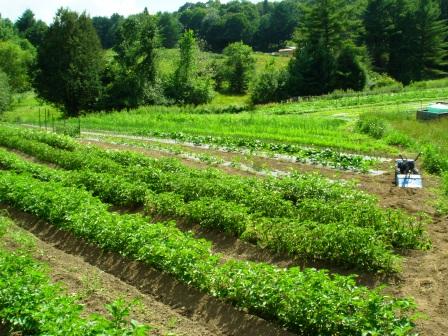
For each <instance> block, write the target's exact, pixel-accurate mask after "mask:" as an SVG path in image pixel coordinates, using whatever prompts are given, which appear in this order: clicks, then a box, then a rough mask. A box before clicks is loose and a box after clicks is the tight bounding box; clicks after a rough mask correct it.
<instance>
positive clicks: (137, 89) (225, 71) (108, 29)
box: [0, 0, 448, 116]
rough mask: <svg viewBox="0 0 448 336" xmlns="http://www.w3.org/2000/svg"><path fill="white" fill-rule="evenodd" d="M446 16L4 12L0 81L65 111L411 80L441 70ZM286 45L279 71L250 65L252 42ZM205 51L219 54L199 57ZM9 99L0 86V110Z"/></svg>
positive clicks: (341, 10)
mask: <svg viewBox="0 0 448 336" xmlns="http://www.w3.org/2000/svg"><path fill="white" fill-rule="evenodd" d="M447 19H448V0H350V1H344V0H283V1H279V2H270V1H267V0H265V1H263V2H260V3H257V4H254V3H252V2H249V1H244V0H243V1H231V2H229V3H226V4H221V3H220V2H219V1H218V0H211V1H208V2H207V3H196V4H193V3H186V4H185V5H183V6H182V7H181V8H179V10H178V11H177V12H174V13H157V14H156V15H150V14H149V13H148V11H147V10H146V9H145V11H143V12H142V13H140V14H136V15H131V16H129V17H126V18H125V17H123V16H120V15H119V14H114V15H112V16H111V17H109V18H107V17H93V18H90V17H89V16H88V15H86V14H85V13H81V14H78V13H76V12H73V11H70V10H69V9H63V8H61V9H60V10H58V12H57V14H56V16H55V19H54V22H53V23H52V24H50V26H47V25H46V24H45V23H44V22H42V21H40V20H36V19H35V17H34V14H33V13H32V11H30V10H27V11H25V12H24V13H23V15H22V16H21V17H20V18H19V19H18V20H17V21H16V22H15V23H12V22H11V21H9V20H7V19H1V18H0V88H2V90H1V91H2V92H7V91H10V92H23V91H25V90H27V89H30V87H31V86H33V87H34V89H35V90H36V91H37V93H38V95H39V96H40V97H41V98H43V99H46V100H48V101H50V102H53V103H54V104H56V105H58V106H61V107H62V108H63V109H64V111H65V113H66V114H67V115H70V116H71V115H78V114H79V113H80V112H81V111H92V110H113V109H122V108H133V107H137V106H140V105H145V104H201V103H206V102H209V101H210V100H211V99H212V97H213V95H214V92H215V91H216V90H218V91H225V92H232V93H241V94H243V93H246V92H248V91H250V93H251V97H252V101H253V102H254V103H264V102H270V101H279V100H282V99H287V98H289V97H295V96H308V95H320V94H325V93H329V92H332V91H334V90H363V89H364V88H365V87H366V84H368V83H369V81H370V82H371V81H372V78H374V77H375V78H376V79H378V78H379V80H376V84H378V83H380V82H381V81H382V80H383V81H385V82H394V80H396V81H399V82H401V83H404V84H408V83H410V82H411V81H417V80H425V79H431V78H437V77H440V76H444V75H446V71H447V70H448V52H447V50H448V43H447V41H448V25H447V21H446V20H447ZM286 45H294V46H296V48H297V49H296V52H295V55H294V57H292V58H291V60H290V62H289V65H288V67H287V68H286V69H281V68H279V67H278V66H276V65H275V64H274V63H269V64H267V65H266V68H265V69H264V71H263V72H262V73H260V74H257V76H255V75H254V64H255V59H254V56H253V51H254V50H257V51H273V50H277V49H278V48H281V47H284V46H286ZM162 47H165V48H178V51H179V61H178V62H177V64H176V69H175V71H174V72H173V73H172V74H170V75H169V76H167V75H162V74H161V73H160V71H159V68H158V61H157V59H158V55H159V54H160V53H161V52H163V49H161V48H162ZM201 49H203V50H206V51H214V52H220V53H221V52H222V54H223V57H222V59H220V60H216V59H213V60H203V59H200V57H202V56H201V55H203V54H201V53H200V52H199V51H200V50H201ZM376 84H375V85H376ZM378 85H381V83H380V84H378ZM3 96H6V95H4V94H3ZM8 99H10V98H8V97H3V98H2V93H0V110H1V109H2V107H1V106H2V104H3V105H7V102H8ZM2 102H3V103H2ZM3 109H4V108H3Z"/></svg>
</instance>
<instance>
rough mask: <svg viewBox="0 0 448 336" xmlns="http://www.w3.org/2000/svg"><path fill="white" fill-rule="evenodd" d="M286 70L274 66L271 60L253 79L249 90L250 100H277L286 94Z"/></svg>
mask: <svg viewBox="0 0 448 336" xmlns="http://www.w3.org/2000/svg"><path fill="white" fill-rule="evenodd" d="M286 83H287V72H286V71H284V70H280V69H278V68H276V67H275V63H274V62H271V63H269V64H267V65H266V68H265V69H264V71H263V72H262V73H261V74H260V75H259V76H258V77H257V78H256V79H255V82H254V84H253V87H252V90H251V101H252V103H254V104H264V103H270V102H278V101H281V100H283V99H285V98H286V97H287V95H286Z"/></svg>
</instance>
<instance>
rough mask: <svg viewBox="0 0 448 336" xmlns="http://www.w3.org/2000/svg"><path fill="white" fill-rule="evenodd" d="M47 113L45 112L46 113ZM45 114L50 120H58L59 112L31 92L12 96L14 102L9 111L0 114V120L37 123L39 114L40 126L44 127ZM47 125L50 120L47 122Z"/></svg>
mask: <svg viewBox="0 0 448 336" xmlns="http://www.w3.org/2000/svg"><path fill="white" fill-rule="evenodd" d="M46 111H47V112H46ZM45 113H49V114H50V116H51V117H50V118H47V119H51V118H55V119H58V118H60V116H61V112H60V111H59V110H58V109H57V108H55V107H54V106H52V105H50V104H47V103H45V102H42V101H39V100H38V99H37V98H36V95H35V94H34V93H33V92H27V93H23V94H18V95H15V96H14V102H13V104H12V106H11V109H10V110H9V111H6V112H4V113H3V114H0V120H4V121H8V122H17V123H36V124H38V123H39V114H40V120H41V124H42V125H44V122H45ZM47 122H48V125H49V124H50V120H48V121H47Z"/></svg>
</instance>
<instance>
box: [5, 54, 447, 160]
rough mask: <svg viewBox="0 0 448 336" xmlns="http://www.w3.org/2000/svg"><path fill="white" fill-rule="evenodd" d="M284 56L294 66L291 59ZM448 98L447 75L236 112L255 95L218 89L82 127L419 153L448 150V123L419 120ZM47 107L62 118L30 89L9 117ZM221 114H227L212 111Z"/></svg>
mask: <svg viewBox="0 0 448 336" xmlns="http://www.w3.org/2000/svg"><path fill="white" fill-rule="evenodd" d="M163 52H166V53H167V54H166V55H164V57H163V58H162V57H161V58H162V60H163V59H164V60H168V59H170V58H171V59H170V64H171V63H172V62H173V58H172V57H174V56H173V55H174V54H175V53H176V52H177V51H176V50H174V49H172V50H166V51H165V50H163ZM256 57H257V60H258V61H257V63H259V64H262V63H263V62H267V61H268V59H269V58H272V57H273V56H270V55H265V54H258V53H257V54H256ZM277 59H279V60H282V62H284V63H285V64H286V61H287V58H286V57H277ZM167 64H168V63H167ZM446 97H448V80H447V79H441V80H435V81H426V82H419V83H414V84H412V85H410V86H408V87H406V88H404V89H403V90H401V91H399V92H396V93H384V92H377V93H373V92H369V91H368V92H362V93H353V94H351V95H350V94H345V95H341V93H334V94H332V95H328V96H323V97H320V98H314V99H312V100H309V101H302V102H295V103H289V104H286V103H285V104H271V105H263V106H258V107H257V108H256V109H255V110H253V111H247V112H243V113H239V114H230V113H222V112H226V109H225V107H226V106H235V105H236V106H244V105H245V104H246V102H247V101H246V98H247V97H246V96H229V95H222V94H218V95H217V96H216V98H215V100H214V101H213V102H212V103H211V104H208V105H203V106H200V107H198V108H193V107H160V106H146V107H141V108H138V109H136V110H131V111H129V112H123V111H122V112H114V113H97V114H89V115H87V116H85V117H83V118H82V121H81V127H82V129H96V130H107V131H114V132H120V133H130V134H147V135H151V134H154V133H178V132H182V133H185V134H188V135H193V136H215V137H217V136H218V137H219V136H221V137H231V138H245V139H250V140H256V139H259V140H263V141H270V142H282V143H291V144H299V145H310V146H321V147H331V148H335V149H341V150H344V151H352V152H360V153H365V154H372V155H375V154H383V155H387V154H389V155H397V154H398V153H399V152H402V151H403V150H405V151H407V152H418V151H420V150H422V148H423V147H424V146H426V145H428V144H432V145H434V146H435V147H436V148H439V150H440V152H441V153H442V154H443V155H448V149H447V148H448V132H446V129H447V126H448V121H445V120H443V121H440V122H434V121H433V122H424V123H422V122H419V121H417V120H416V119H415V112H416V111H417V110H418V109H420V108H421V107H424V106H426V105H427V104H428V103H429V102H432V101H438V100H444V99H446ZM46 108H48V109H49V110H50V111H51V112H52V115H54V116H55V118H57V117H58V116H59V115H60V114H59V112H58V111H57V110H56V109H54V108H51V107H50V106H48V105H39V103H38V102H37V100H36V99H35V97H34V96H33V94H26V95H23V96H22V97H21V100H20V101H17V102H16V103H15V104H14V106H13V109H12V110H11V111H8V112H6V113H5V114H4V115H3V119H4V120H6V121H9V122H23V123H34V124H38V121H39V109H40V110H41V123H42V124H43V122H42V119H43V116H42V115H43V112H42V111H43V110H44V109H46ZM218 111H219V112H221V113H220V114H217V113H212V112H218ZM365 114H371V115H374V116H377V117H379V118H383V119H384V120H386V122H387V124H388V127H389V130H388V132H387V134H386V135H385V136H384V137H383V138H380V139H375V138H373V137H371V136H369V135H367V134H361V133H360V132H358V131H357V130H356V127H355V125H356V121H357V120H358V118H359V116H360V115H365ZM71 123H72V124H73V123H77V121H71ZM49 126H51V125H49ZM396 145H399V146H396Z"/></svg>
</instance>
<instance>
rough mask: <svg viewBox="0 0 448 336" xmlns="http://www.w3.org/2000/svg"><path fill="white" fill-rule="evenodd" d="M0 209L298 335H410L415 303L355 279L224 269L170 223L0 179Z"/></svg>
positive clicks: (57, 188) (74, 193) (245, 265)
mask: <svg viewBox="0 0 448 336" xmlns="http://www.w3.org/2000/svg"><path fill="white" fill-rule="evenodd" d="M0 202H3V203H7V204H10V205H12V206H14V207H17V208H19V209H22V210H24V211H26V212H29V213H32V214H34V215H36V216H38V217H39V218H42V219H45V220H47V221H49V222H50V223H52V224H54V225H56V226H58V227H60V228H62V229H65V230H68V231H71V232H73V233H74V234H76V235H78V236H80V237H83V238H84V239H86V240H88V241H91V242H94V243H96V244H98V245H100V246H101V247H102V248H104V249H106V250H112V251H116V252H119V253H121V254H122V255H125V256H127V257H130V258H135V259H137V260H141V261H143V262H146V263H148V264H150V265H152V266H154V267H156V268H158V269H160V270H164V271H167V272H169V273H171V274H173V275H174V276H176V277H177V278H178V279H180V280H182V281H185V282H186V283H189V284H192V285H194V286H196V287H198V288H200V289H202V290H204V291H206V292H208V293H210V294H212V295H214V296H217V297H221V298H224V299H228V300H230V301H231V302H233V303H234V304H235V305H237V306H240V307H244V308H247V309H249V310H250V311H251V312H253V313H256V314H258V315H260V316H263V317H268V318H273V319H275V320H277V321H278V322H279V323H281V324H282V325H284V326H285V327H288V328H289V329H290V330H292V331H295V332H297V333H298V334H299V335H338V334H339V335H367V334H372V335H375V334H377V335H392V334H396V335H408V334H410V333H411V332H412V329H413V326H414V324H413V322H412V319H411V318H410V317H409V314H410V312H411V311H412V310H413V309H414V304H413V303H412V302H411V301H409V300H406V299H394V298H390V297H387V296H383V295H382V294H380V293H379V291H378V290H369V289H367V288H365V287H358V286H356V284H355V281H354V279H353V278H352V277H346V276H339V275H333V276H329V275H328V274H327V273H326V272H325V271H316V270H314V269H307V270H305V271H300V270H299V269H298V268H295V267H294V268H290V269H282V268H277V267H275V266H272V265H268V264H263V263H253V262H245V261H236V260H230V261H227V262H220V260H219V255H214V254H212V253H210V251H209V250H210V245H209V244H208V243H207V242H206V241H204V240H197V239H194V238H193V237H192V236H190V235H188V234H183V233H181V232H180V231H179V230H177V229H176V228H175V227H174V225H173V224H160V223H159V224H148V223H147V220H146V219H145V218H143V217H141V216H138V215H118V214H115V213H110V212H108V211H107V206H106V205H105V204H103V203H101V202H100V201H99V200H98V199H96V198H94V197H92V196H91V195H90V194H89V193H88V192H86V191H84V190H80V189H76V188H72V187H64V186H62V185H61V184H60V183H57V182H51V181H50V182H42V181H37V180H35V179H33V178H32V177H30V176H28V175H17V174H14V173H9V172H3V173H2V175H1V176H0Z"/></svg>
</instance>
